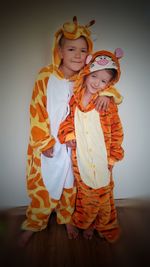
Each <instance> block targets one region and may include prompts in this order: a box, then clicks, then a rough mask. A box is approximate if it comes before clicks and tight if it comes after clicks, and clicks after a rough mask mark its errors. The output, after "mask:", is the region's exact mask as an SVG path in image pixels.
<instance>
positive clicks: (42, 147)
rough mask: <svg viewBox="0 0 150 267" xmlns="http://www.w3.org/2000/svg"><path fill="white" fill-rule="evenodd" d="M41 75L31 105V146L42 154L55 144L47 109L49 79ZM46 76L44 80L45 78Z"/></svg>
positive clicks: (36, 83)
mask: <svg viewBox="0 0 150 267" xmlns="http://www.w3.org/2000/svg"><path fill="white" fill-rule="evenodd" d="M44 74H45V73H44V72H43V73H42V72H41V73H40V74H39V76H38V79H37V80H36V82H35V86H34V89H33V94H32V99H31V104H30V145H31V146H32V149H37V150H39V151H40V152H43V151H46V150H47V149H50V148H51V147H53V146H54V144H55V139H54V137H53V136H52V135H51V134H50V122H49V117H48V113H47V109H46V102H47V99H46V88H47V81H48V78H49V77H47V79H46V77H45V76H44ZM43 76H44V78H43Z"/></svg>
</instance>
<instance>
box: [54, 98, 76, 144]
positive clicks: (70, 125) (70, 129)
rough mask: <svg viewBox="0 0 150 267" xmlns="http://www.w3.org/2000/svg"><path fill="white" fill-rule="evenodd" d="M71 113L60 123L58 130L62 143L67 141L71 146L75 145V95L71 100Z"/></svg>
mask: <svg viewBox="0 0 150 267" xmlns="http://www.w3.org/2000/svg"><path fill="white" fill-rule="evenodd" d="M69 104H70V114H69V115H68V116H67V117H66V119H65V120H64V121H63V122H62V123H61V124H60V127H59V131H58V139H59V141H60V143H61V144H64V143H66V144H67V146H69V147H72V148H73V147H74V146H75V131H74V109H75V100H74V97H72V98H71V100H70V103H69Z"/></svg>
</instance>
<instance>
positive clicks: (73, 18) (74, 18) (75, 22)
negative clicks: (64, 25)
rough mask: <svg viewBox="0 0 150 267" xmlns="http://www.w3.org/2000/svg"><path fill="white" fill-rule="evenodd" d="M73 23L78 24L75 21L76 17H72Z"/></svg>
mask: <svg viewBox="0 0 150 267" xmlns="http://www.w3.org/2000/svg"><path fill="white" fill-rule="evenodd" d="M73 23H75V24H77V23H78V21H77V17H76V16H74V17H73Z"/></svg>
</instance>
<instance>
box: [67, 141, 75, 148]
mask: <svg viewBox="0 0 150 267" xmlns="http://www.w3.org/2000/svg"><path fill="white" fill-rule="evenodd" d="M66 145H67V147H70V148H75V147H76V140H70V141H68V142H66Z"/></svg>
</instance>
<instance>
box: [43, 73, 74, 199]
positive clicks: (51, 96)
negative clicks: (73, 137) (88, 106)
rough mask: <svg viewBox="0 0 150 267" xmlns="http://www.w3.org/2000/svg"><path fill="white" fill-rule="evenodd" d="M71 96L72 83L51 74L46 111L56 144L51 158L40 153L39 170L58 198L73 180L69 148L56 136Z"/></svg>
mask: <svg viewBox="0 0 150 267" xmlns="http://www.w3.org/2000/svg"><path fill="white" fill-rule="evenodd" d="M71 96H72V83H71V82H69V81H68V80H65V79H59V78H57V77H56V76H54V75H53V74H52V75H51V76H50V79H49V81H48V87H47V111H48V114H49V119H50V126H51V133H52V135H53V136H54V137H55V139H56V144H55V145H54V156H53V158H48V157H45V156H44V155H43V154H42V155H41V170H42V177H43V181H44V184H45V186H46V188H47V190H48V192H49V193H50V196H51V198H53V199H60V196H61V194H62V190H63V188H72V187H73V182H74V177H73V172H72V168H71V157H70V150H69V149H67V148H66V145H65V144H60V142H59V140H58V138H57V134H58V129H59V125H60V123H61V122H62V121H63V120H64V119H65V118H66V116H67V115H68V114H69V100H70V98H71Z"/></svg>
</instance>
